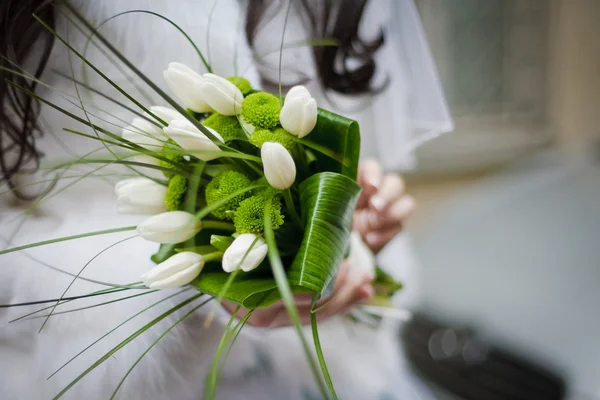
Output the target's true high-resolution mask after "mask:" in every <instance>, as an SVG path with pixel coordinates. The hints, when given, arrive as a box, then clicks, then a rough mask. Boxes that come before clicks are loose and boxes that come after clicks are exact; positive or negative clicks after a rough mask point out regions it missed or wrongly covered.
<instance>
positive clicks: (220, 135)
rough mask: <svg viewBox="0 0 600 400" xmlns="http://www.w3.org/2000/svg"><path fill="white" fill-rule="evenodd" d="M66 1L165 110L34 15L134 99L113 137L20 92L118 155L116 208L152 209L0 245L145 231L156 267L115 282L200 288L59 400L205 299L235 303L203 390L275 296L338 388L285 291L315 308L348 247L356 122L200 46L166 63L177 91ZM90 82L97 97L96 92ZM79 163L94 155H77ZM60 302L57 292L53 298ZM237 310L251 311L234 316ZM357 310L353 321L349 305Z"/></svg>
mask: <svg viewBox="0 0 600 400" xmlns="http://www.w3.org/2000/svg"><path fill="white" fill-rule="evenodd" d="M67 8H68V9H69V11H70V12H71V13H72V14H73V16H74V17H75V18H76V19H77V20H78V21H79V22H80V23H81V24H82V25H83V26H85V27H86V28H87V29H89V30H90V31H91V32H92V35H94V36H95V37H96V38H97V39H98V40H99V41H100V42H101V43H102V44H103V45H104V46H105V47H106V48H107V49H108V50H109V51H110V52H111V53H112V54H113V55H114V56H115V57H116V58H117V59H118V60H119V61H120V62H121V63H122V64H124V65H125V66H126V67H128V68H129V69H131V71H133V73H135V74H136V75H137V76H138V77H139V78H141V80H142V81H144V82H145V83H146V84H147V85H148V86H149V87H150V88H151V89H152V90H154V91H155V92H156V93H157V94H158V95H159V96H160V97H162V98H163V99H164V101H165V102H166V103H167V104H169V106H170V107H162V106H145V105H143V104H142V103H141V102H139V101H137V100H136V99H134V98H133V97H132V96H130V95H129V94H128V93H127V92H125V91H124V90H122V88H120V87H119V85H117V84H116V83H115V82H113V81H112V80H110V79H109V78H108V77H106V76H104V75H102V71H100V70H98V69H97V68H96V67H95V66H94V65H93V64H92V63H91V62H89V61H88V60H87V59H86V58H85V56H84V55H83V54H81V53H79V52H78V51H77V50H76V49H74V48H73V47H72V46H71V45H70V44H69V43H68V41H67V40H65V39H64V38H62V37H61V36H59V35H58V34H57V33H55V32H54V31H52V29H51V28H50V27H49V26H47V25H45V24H44V22H42V21H41V20H40V23H41V24H44V25H45V27H46V28H47V29H49V30H50V31H51V32H52V33H53V34H54V35H55V36H56V38H57V39H58V40H60V41H61V42H62V43H63V44H64V45H65V46H66V47H67V48H68V49H69V51H70V52H71V53H72V54H74V55H76V56H77V57H79V58H81V59H82V60H83V62H84V63H86V64H87V65H88V66H89V67H90V68H91V69H93V70H94V71H96V72H97V73H99V74H101V75H102V76H103V77H104V78H105V79H106V81H107V84H110V85H112V86H114V87H115V88H116V89H117V90H119V91H120V92H121V93H123V94H124V96H125V97H126V98H128V99H129V100H130V101H132V102H133V103H134V104H135V105H136V106H137V107H138V109H139V110H136V111H135V112H136V114H137V117H136V118H134V120H133V121H132V122H131V124H130V125H129V126H128V127H126V128H124V129H123V131H122V134H121V135H119V134H117V133H114V132H111V131H110V130H108V129H106V128H103V127H101V126H98V125H95V124H93V123H92V122H91V121H90V119H89V118H88V116H87V112H86V109H85V107H84V105H83V103H81V109H82V111H83V114H84V115H83V116H78V115H74V114H72V113H70V112H69V111H67V110H65V109H63V108H61V107H59V106H58V105H55V104H53V103H51V102H49V101H47V100H45V99H44V98H41V97H40V96H38V95H37V94H35V93H33V92H31V91H28V90H27V89H26V88H22V87H18V88H19V89H21V90H23V91H24V92H26V93H27V94H28V95H30V96H32V97H34V98H36V99H37V100H39V101H41V102H42V103H44V104H46V105H48V106H50V107H53V108H55V109H56V110H58V111H60V112H63V113H64V114H66V115H68V116H69V117H71V118H73V119H74V120H76V121H78V122H81V123H83V124H85V125H87V126H88V127H89V128H90V129H91V130H92V132H91V133H86V132H79V131H75V130H72V129H69V128H65V130H67V131H69V132H71V133H73V134H76V135H80V136H84V137H86V138H88V139H89V140H96V141H100V142H102V144H103V145H104V146H106V150H107V151H108V153H109V154H110V155H111V157H112V158H111V159H110V162H113V163H116V164H122V165H125V166H126V167H127V168H129V169H131V170H132V171H134V172H135V173H136V174H137V175H138V176H137V177H135V178H131V179H126V180H123V181H120V182H118V183H117V185H116V187H115V192H116V196H117V200H116V206H117V211H118V212H121V213H139V214H150V216H149V217H148V218H147V219H146V220H144V221H143V222H142V223H141V224H139V225H138V226H130V227H122V228H117V229H111V230H105V231H97V232H89V233H85V234H81V235H75V236H70V237H64V238H59V239H53V240H48V241H44V242H39V243H33V244H30V245H26V246H20V247H16V248H12V249H8V250H5V251H2V252H0V254H4V253H8V252H12V251H18V250H23V249H26V248H30V247H34V246H39V245H47V244H50V243H55V242H57V241H65V240H74V239H77V238H80V237H85V236H93V235H105V234H110V233H114V232H122V231H127V230H136V231H137V233H138V234H139V236H141V237H142V238H143V239H145V240H148V241H151V242H155V243H157V246H159V247H158V248H157V252H156V253H155V254H154V255H152V256H151V258H152V260H153V261H154V262H155V263H156V266H155V267H154V268H152V269H151V270H149V271H147V272H146V273H145V274H144V275H143V276H141V278H140V280H141V282H137V283H133V284H131V285H127V286H126V288H138V289H139V288H142V289H148V290H167V289H172V288H177V287H181V286H186V285H190V286H191V287H193V288H194V289H196V290H197V294H196V295H194V296H192V297H190V298H188V299H187V300H186V301H184V302H182V303H180V304H179V305H177V306H176V307H174V308H172V309H171V310H170V311H168V312H167V313H165V314H163V315H161V316H160V317H159V318H158V320H155V321H153V322H152V323H151V324H149V325H148V326H145V327H144V328H143V329H142V330H141V331H138V332H136V333H134V334H132V335H131V336H130V337H129V338H128V339H127V340H125V341H124V342H123V343H122V344H121V345H119V346H117V347H115V348H114V349H112V350H111V351H109V352H108V353H107V354H106V355H105V356H104V357H102V358H101V359H99V360H98V361H97V362H96V363H94V364H93V365H92V366H90V368H89V369H87V370H86V371H84V372H83V373H82V374H81V375H80V376H78V377H77V378H76V379H75V380H74V381H73V382H72V383H71V384H70V385H69V386H67V387H66V388H65V389H64V390H63V391H62V392H60V393H59V394H58V395H57V396H56V397H57V398H58V397H60V396H62V395H63V394H64V393H65V392H66V391H67V390H68V389H69V388H70V387H72V386H73V385H74V384H76V383H77V382H78V381H79V380H80V379H81V378H83V377H84V376H85V375H86V374H87V373H88V372H90V371H91V370H93V369H94V368H95V367H96V366H98V365H100V364H101V363H102V362H104V361H105V360H106V359H108V358H109V357H110V356H112V355H113V354H114V353H115V352H117V351H118V350H119V349H120V348H121V347H122V346H124V345H126V344H127V342H129V341H131V340H133V339H135V337H136V335H139V334H140V333H141V332H143V331H144V330H145V329H149V328H151V327H152V325H154V324H156V323H157V322H158V321H160V320H161V319H164V318H166V317H167V316H168V315H170V314H172V313H173V312H175V311H177V310H178V309H180V308H182V307H184V306H186V305H188V304H190V305H193V306H194V307H193V308H192V309H191V310H190V311H189V312H188V313H186V314H185V315H184V317H183V318H185V316H187V315H189V314H190V313H191V312H193V311H194V310H196V309H198V308H199V307H201V306H204V305H205V304H207V303H208V302H209V301H210V300H213V299H214V301H215V302H221V301H228V302H231V303H234V304H236V305H237V308H236V310H235V312H233V314H232V316H231V319H230V321H229V323H228V325H227V328H226V330H225V332H224V333H223V338H222V340H221V344H220V345H219V348H218V349H216V354H215V358H214V361H213V368H212V369H211V373H210V374H209V376H208V377H207V381H206V386H205V387H206V392H205V397H206V398H213V397H214V395H215V391H216V386H217V382H218V377H219V374H220V372H219V371H220V368H221V363H222V362H224V359H225V358H226V356H227V354H228V353H229V349H231V345H232V344H233V342H234V341H235V338H236V337H237V334H238V333H239V331H240V330H241V329H242V327H243V326H244V323H245V322H246V321H247V319H248V318H249V317H250V315H252V311H253V310H256V309H258V308H261V307H267V306H269V305H272V304H273V303H275V302H277V301H280V300H282V301H283V303H284V304H285V306H286V308H287V310H288V313H289V315H290V319H291V321H292V323H293V325H294V326H295V327H296V330H297V332H298V335H299V338H300V340H301V341H302V344H303V347H304V349H305V352H306V356H307V358H308V362H309V365H310V366H311V369H312V371H313V373H314V378H315V380H316V382H317V384H318V386H319V388H320V389H321V393H322V395H323V397H324V398H336V395H335V390H334V388H333V384H332V382H331V379H330V378H329V374H328V372H327V366H326V363H325V360H324V357H323V354H322V351H321V348H320V344H319V338H318V329H317V325H316V316H315V315H316V312H317V310H314V312H313V313H312V325H313V329H312V332H313V341H314V346H315V349H316V354H317V358H318V361H317V360H315V359H313V357H314V356H313V352H312V351H311V349H310V346H309V344H308V341H307V339H306V338H305V334H304V330H303V329H302V327H301V323H300V319H299V316H298V312H297V310H296V307H295V305H294V300H293V294H296V293H303V294H311V295H313V298H314V300H313V304H315V303H316V301H317V300H318V299H320V298H321V297H322V296H324V295H326V294H327V292H328V290H330V286H331V283H332V282H333V280H334V278H335V276H336V273H337V269H338V267H339V265H340V263H341V261H342V260H343V259H344V257H346V256H347V255H348V253H349V251H350V233H351V223H352V214H353V211H354V208H355V203H356V201H357V199H358V196H359V193H360V187H359V185H358V184H357V183H356V174H357V168H358V159H359V149H360V134H359V127H358V124H357V123H356V122H355V121H352V120H349V119H347V118H344V117H343V116H340V115H336V114H334V113H331V112H329V111H326V110H323V109H319V108H317V104H316V101H315V99H314V98H313V97H312V96H311V94H310V93H309V92H308V90H307V89H306V88H304V87H303V86H296V87H294V88H292V89H291V90H290V91H289V93H288V94H287V96H286V97H285V98H283V97H282V96H281V95H279V96H277V95H274V94H271V93H267V92H262V91H259V90H256V89H255V88H254V87H253V86H252V84H251V83H250V82H249V81H248V80H246V79H244V78H243V77H241V76H233V77H227V78H225V77H221V76H219V75H217V74H214V73H212V72H211V67H210V65H208V63H206V62H205V61H204V58H203V56H202V54H201V53H200V52H199V56H200V58H201V59H202V60H203V61H204V63H205V67H206V69H207V70H208V71H209V72H208V73H206V74H203V75H200V74H198V73H197V72H196V71H194V70H192V69H190V68H189V67H187V66H185V65H183V64H179V63H170V64H169V65H168V68H167V69H166V71H165V72H164V78H165V80H166V83H167V84H168V86H169V87H170V89H171V90H172V92H173V93H174V94H175V96H176V98H177V100H175V99H173V98H171V97H170V96H168V95H167V94H166V93H165V92H163V91H162V90H161V89H160V88H159V87H158V85H157V84H156V83H155V82H152V81H151V80H150V79H148V78H147V77H146V76H145V75H144V74H143V73H142V72H141V71H139V70H138V69H137V68H136V67H135V66H134V65H133V64H132V63H131V62H130V61H128V60H127V58H126V57H125V56H124V55H123V54H121V53H120V52H119V51H118V50H117V49H115V48H114V47H113V46H112V45H111V43H109V42H108V41H107V40H106V39H105V38H104V37H103V36H102V35H101V34H99V33H98V32H97V31H96V30H95V29H94V27H92V26H91V25H90V23H89V22H88V21H86V19H85V18H84V17H82V16H81V15H80V14H79V13H78V12H77V11H76V10H75V9H74V8H73V7H71V6H70V5H69V4H68V3H67ZM161 18H164V17H161ZM169 22H170V21H169ZM171 23H172V22H171ZM194 47H195V46H194ZM12 72H13V73H18V74H23V72H20V71H17V70H12ZM32 79H33V78H32ZM73 80H74V78H73ZM42 84H43V82H42ZM79 84H81V83H79ZM14 85H15V86H16V84H14ZM89 89H90V90H94V91H95V92H97V93H101V91H99V90H98V89H97V88H89ZM115 149H116V150H115ZM77 162H78V163H86V162H97V160H93V159H91V158H86V157H85V156H84V157H83V158H82V159H80V160H77ZM106 162H109V161H106ZM148 170H155V171H159V172H160V173H161V174H162V176H158V177H157V176H156V175H151V174H148V173H145V172H143V171H148ZM143 256H144V255H140V257H143ZM147 256H150V255H147ZM375 287H376V288H377V296H376V297H375V299H376V301H375V303H376V304H377V305H389V303H388V299H389V298H390V297H391V296H392V295H393V293H394V292H395V291H396V290H398V289H399V288H400V287H401V285H400V284H399V283H397V282H395V281H394V280H393V279H391V277H390V276H389V275H387V274H385V273H384V272H383V271H381V270H379V269H378V270H377V274H376V282H375ZM103 292H104V293H111V292H113V291H112V290H105V291H103ZM100 294H102V293H100ZM63 301H64V300H63V299H62V298H60V299H58V301H57V302H56V304H55V305H54V308H55V307H56V306H57V305H60V304H61V303H62V302H63ZM54 308H52V310H51V312H50V313H52V311H54ZM241 308H244V309H247V310H249V311H248V312H247V313H246V314H245V315H244V317H242V318H239V320H238V319H237V318H236V315H237V313H238V311H239V310H240V309H241ZM363 316H364V315H363ZM371 316H373V315H371ZM354 318H355V320H356V321H363V319H358V316H356V315H355V316H354ZM236 321H237V322H236ZM207 323H210V316H209V318H208V319H207ZM166 333H167V332H165V334H166ZM161 337H162V336H161ZM159 339H160V338H159ZM134 366H135V365H134ZM134 366H133V367H134ZM133 367H132V368H133ZM125 378H126V377H124V378H123V380H124V379H125ZM121 383H122V382H121ZM119 386H120V385H119ZM116 390H118V387H117V388H116ZM116 390H115V393H116Z"/></svg>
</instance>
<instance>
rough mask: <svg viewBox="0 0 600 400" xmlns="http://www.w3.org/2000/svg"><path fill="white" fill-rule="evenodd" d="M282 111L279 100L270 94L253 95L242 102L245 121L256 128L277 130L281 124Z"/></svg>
mask: <svg viewBox="0 0 600 400" xmlns="http://www.w3.org/2000/svg"><path fill="white" fill-rule="evenodd" d="M280 111H281V104H280V103H279V99H278V98H277V97H276V96H273V95H272V94H270V93H265V92H260V93H253V94H251V95H249V96H248V97H246V98H245V99H244V101H243V102H242V115H243V116H244V119H245V120H246V122H248V123H249V124H251V125H254V126H255V127H256V128H265V129H271V128H275V127H276V126H277V124H278V123H279V112H280Z"/></svg>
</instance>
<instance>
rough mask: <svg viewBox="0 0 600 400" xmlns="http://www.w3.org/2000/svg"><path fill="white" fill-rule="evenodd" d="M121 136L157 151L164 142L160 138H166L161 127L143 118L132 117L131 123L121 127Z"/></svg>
mask: <svg viewBox="0 0 600 400" xmlns="http://www.w3.org/2000/svg"><path fill="white" fill-rule="evenodd" d="M122 136H123V139H125V140H129V141H130V142H132V143H135V144H137V145H138V146H141V147H144V148H145V149H148V150H152V151H159V150H160V149H161V148H162V146H163V144H164V143H163V142H161V140H163V141H164V140H166V139H167V137H166V136H165V133H164V132H163V130H162V128H160V127H158V126H156V125H154V124H152V123H151V122H149V121H146V120H145V119H143V118H134V119H133V121H132V122H131V125H129V126H128V127H126V128H123V131H122ZM159 139H160V140H159Z"/></svg>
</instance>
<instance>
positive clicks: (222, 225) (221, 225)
mask: <svg viewBox="0 0 600 400" xmlns="http://www.w3.org/2000/svg"><path fill="white" fill-rule="evenodd" d="M202 229H221V230H224V231H232V232H235V225H233V224H232V223H231V222H225V221H202Z"/></svg>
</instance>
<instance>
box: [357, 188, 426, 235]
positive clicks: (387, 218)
mask: <svg viewBox="0 0 600 400" xmlns="http://www.w3.org/2000/svg"><path fill="white" fill-rule="evenodd" d="M415 208H416V202H415V199H414V198H413V197H412V196H408V195H407V196H402V197H400V198H399V199H398V200H396V201H394V202H392V203H391V204H390V206H389V207H388V208H387V209H386V210H385V211H384V212H383V213H379V212H377V211H372V210H370V211H368V213H367V216H366V218H365V217H364V216H363V217H362V218H361V223H362V224H364V223H365V222H366V228H363V229H365V231H366V232H368V231H377V230H387V229H389V228H393V227H394V226H401V225H403V224H404V222H405V221H406V219H407V218H408V217H409V216H410V215H411V214H412V213H413V212H414V210H415ZM361 227H362V226H361ZM359 232H362V231H359Z"/></svg>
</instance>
